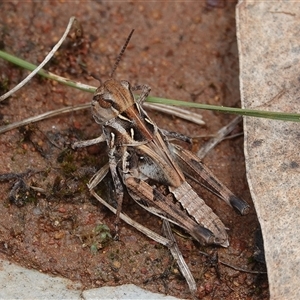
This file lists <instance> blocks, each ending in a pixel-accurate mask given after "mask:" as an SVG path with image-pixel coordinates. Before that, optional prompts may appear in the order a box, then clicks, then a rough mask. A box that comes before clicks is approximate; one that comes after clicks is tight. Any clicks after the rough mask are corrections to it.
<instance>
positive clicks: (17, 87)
mask: <svg viewBox="0 0 300 300" xmlns="http://www.w3.org/2000/svg"><path fill="white" fill-rule="evenodd" d="M75 20H76V19H75V17H71V18H70V21H69V24H68V26H67V29H66V31H65V32H64V34H63V36H62V37H61V39H60V40H59V41H58V43H57V44H56V45H55V46H54V47H53V49H52V50H51V51H50V52H49V53H48V55H47V56H46V57H45V59H44V60H43V61H42V63H41V64H40V65H39V66H38V67H37V68H36V69H35V70H34V71H32V72H31V73H30V74H29V75H28V76H27V77H26V78H25V79H24V80H22V81H21V82H20V83H19V84H18V85H16V86H15V87H14V88H13V89H11V90H10V91H8V92H7V93H5V94H4V95H2V96H1V97H0V102H1V101H3V100H4V99H6V98H8V97H9V96H11V95H12V94H13V93H15V92H16V91H17V90H19V89H20V88H21V87H23V86H24V85H25V84H26V83H27V82H29V80H31V78H32V77H33V76H34V75H35V74H36V73H38V72H39V71H40V70H41V69H42V68H43V66H44V65H45V64H46V63H47V62H48V61H49V60H50V59H51V58H52V56H53V55H54V54H55V52H56V51H57V50H58V49H59V47H60V46H61V44H62V43H63V41H64V40H65V39H66V37H67V35H68V34H69V31H70V29H71V27H72V25H73V22H74V21H75Z"/></svg>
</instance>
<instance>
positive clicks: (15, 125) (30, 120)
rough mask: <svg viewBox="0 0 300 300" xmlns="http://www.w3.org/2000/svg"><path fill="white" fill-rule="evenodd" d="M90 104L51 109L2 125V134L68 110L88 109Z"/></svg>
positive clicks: (0, 128)
mask: <svg viewBox="0 0 300 300" xmlns="http://www.w3.org/2000/svg"><path fill="white" fill-rule="evenodd" d="M90 106H91V104H90V103H85V104H81V105H78V106H67V107H63V108H59V109H56V110H51V111H48V112H46V113H43V114H40V115H38V116H35V117H30V118H28V119H25V120H22V121H19V122H15V123H12V124H9V125H5V126H1V127H0V134H1V133H4V132H6V131H9V130H12V129H15V128H18V127H21V126H25V125H28V124H31V123H34V122H38V121H41V120H45V119H48V118H51V117H54V116H57V115H60V114H65V113H68V112H73V111H77V110H81V109H86V108H89V107H90Z"/></svg>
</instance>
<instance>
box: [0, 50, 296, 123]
mask: <svg viewBox="0 0 300 300" xmlns="http://www.w3.org/2000/svg"><path fill="white" fill-rule="evenodd" d="M0 58H3V59H5V60H6V61H9V62H11V63H13V64H15V65H17V66H19V67H21V68H24V69H27V70H29V71H33V70H34V69H35V68H36V66H35V65H34V64H31V63H29V62H27V61H25V60H22V59H20V58H18V57H15V56H13V55H11V54H8V53H6V52H4V51H1V50H0ZM38 74H39V75H41V76H43V77H45V78H48V79H52V80H56V81H58V82H60V83H62V84H64V85H67V86H70V87H73V88H77V89H80V90H82V91H85V92H89V93H94V92H95V90H96V88H95V87H93V86H90V85H86V84H83V83H80V82H74V81H72V80H69V79H66V78H64V77H61V76H58V75H55V74H53V73H50V72H48V71H45V70H43V69H42V70H40V71H39V72H38ZM147 102H152V103H162V104H166V105H173V106H183V107H192V108H199V109H205V110H211V111H217V112H221V113H229V114H235V115H242V116H250V117H256V118H266V119H274V120H282V121H291V122H300V114H297V113H283V112H272V111H262V110H252V109H242V108H233V107H224V106H216V105H208V104H200V103H193V102H187V101H180V100H171V99H166V98H158V97H148V98H147Z"/></svg>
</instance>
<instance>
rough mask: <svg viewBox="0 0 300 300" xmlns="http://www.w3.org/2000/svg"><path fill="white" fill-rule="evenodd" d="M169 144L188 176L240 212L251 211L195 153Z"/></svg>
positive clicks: (243, 213) (176, 159) (177, 161)
mask: <svg viewBox="0 0 300 300" xmlns="http://www.w3.org/2000/svg"><path fill="white" fill-rule="evenodd" d="M168 146H169V149H170V152H171V153H172V155H173V158H174V160H175V161H176V163H177V164H178V165H179V167H180V169H181V170H183V173H184V174H185V175H186V176H188V177H190V178H191V179H193V180H194V181H196V182H198V183H200V184H201V183H203V184H202V185H203V186H204V187H206V188H207V189H208V190H210V191H211V192H213V193H214V194H216V195H217V196H218V197H219V198H221V199H222V200H224V201H225V202H226V203H227V204H229V205H230V206H232V207H234V208H235V209H236V210H237V211H238V212H239V213H240V214H242V215H245V214H247V213H248V212H249V205H248V203H246V202H245V201H244V200H242V199H240V198H238V197H237V196H235V195H234V194H233V193H232V192H231V191H230V190H229V189H228V188H227V187H226V186H224V185H223V184H222V183H221V182H220V181H219V180H218V179H217V177H216V176H215V175H214V174H213V173H212V172H211V171H210V170H209V169H208V168H207V167H206V166H205V165H204V164H203V163H202V162H201V161H200V159H199V158H198V157H197V156H196V155H195V154H194V153H192V152H190V151H188V150H185V149H184V148H182V147H181V146H179V145H175V144H172V143H169V144H168ZM199 179H200V180H199Z"/></svg>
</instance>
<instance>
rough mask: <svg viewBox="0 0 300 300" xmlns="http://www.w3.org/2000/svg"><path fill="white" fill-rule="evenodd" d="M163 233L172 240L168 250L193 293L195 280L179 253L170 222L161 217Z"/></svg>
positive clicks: (194, 291) (195, 286)
mask: <svg viewBox="0 0 300 300" xmlns="http://www.w3.org/2000/svg"><path fill="white" fill-rule="evenodd" d="M163 234H164V235H165V237H166V238H167V239H169V240H170V241H171V242H172V244H171V245H170V246H169V250H170V252H171V254H172V256H173V257H174V259H175V261H176V262H177V265H178V267H179V269H180V271H181V274H182V275H183V276H184V278H185V280H186V282H187V284H188V286H189V289H190V291H191V293H192V294H193V295H194V294H195V293H196V290H197V285H196V281H195V279H194V277H193V275H192V273H191V271H190V268H189V267H188V265H187V264H186V262H185V260H184V258H183V256H182V254H181V251H180V250H179V248H178V245H177V242H176V240H175V238H174V235H173V232H172V229H171V226H170V223H169V221H167V220H166V219H163Z"/></svg>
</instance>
